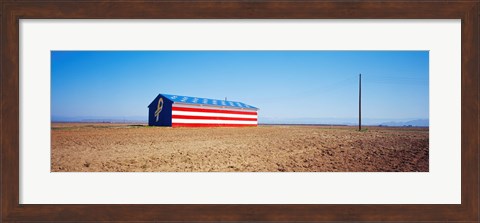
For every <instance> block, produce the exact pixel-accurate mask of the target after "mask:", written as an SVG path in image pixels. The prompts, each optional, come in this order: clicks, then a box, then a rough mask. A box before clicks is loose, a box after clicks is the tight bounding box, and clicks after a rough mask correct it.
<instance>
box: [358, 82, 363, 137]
mask: <svg viewBox="0 0 480 223" xmlns="http://www.w3.org/2000/svg"><path fill="white" fill-rule="evenodd" d="M358 131H362V74H360V75H359V76H358Z"/></svg>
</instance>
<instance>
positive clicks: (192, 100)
mask: <svg viewBox="0 0 480 223" xmlns="http://www.w3.org/2000/svg"><path fill="white" fill-rule="evenodd" d="M161 95H163V96H164V97H166V98H168V99H169V100H171V101H173V102H179V103H185V104H195V105H213V106H225V107H232V108H248V109H257V108H256V107H253V106H251V105H247V104H245V103H242V102H236V101H225V100H217V99H209V98H198V97H189V96H181V95H169V94H161Z"/></svg>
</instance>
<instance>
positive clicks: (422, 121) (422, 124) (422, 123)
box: [380, 119, 429, 127]
mask: <svg viewBox="0 0 480 223" xmlns="http://www.w3.org/2000/svg"><path fill="white" fill-rule="evenodd" d="M380 125H385V126H419V127H427V126H429V120H428V119H417V120H411V121H406V122H384V123H381V124H380Z"/></svg>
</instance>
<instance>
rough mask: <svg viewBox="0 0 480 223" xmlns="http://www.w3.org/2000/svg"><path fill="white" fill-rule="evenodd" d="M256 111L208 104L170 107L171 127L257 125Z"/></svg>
mask: <svg viewBox="0 0 480 223" xmlns="http://www.w3.org/2000/svg"><path fill="white" fill-rule="evenodd" d="M257 125H258V115H257V111H252V110H249V111H247V110H239V109H219V108H218V107H210V106H202V107H198V106H185V105H180V104H176V103H175V104H174V105H173V107H172V127H218V126H226V127H241V126H257Z"/></svg>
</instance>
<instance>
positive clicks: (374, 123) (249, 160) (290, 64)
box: [50, 50, 429, 172]
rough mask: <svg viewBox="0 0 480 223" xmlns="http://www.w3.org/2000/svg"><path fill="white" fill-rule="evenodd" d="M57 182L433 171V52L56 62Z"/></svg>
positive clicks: (118, 54)
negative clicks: (101, 175)
mask: <svg viewBox="0 0 480 223" xmlns="http://www.w3.org/2000/svg"><path fill="white" fill-rule="evenodd" d="M50 57H51V60H50V61H51V64H50V68H51V81H50V83H51V86H50V89H51V92H50V99H51V107H50V115H51V139H50V142H51V151H50V154H51V157H50V163H51V166H50V171H51V172H429V51H409V50H404V51H398V50H397V51H389V50H381V51H380V50H377V51H375V50H371V51H370V50H352V51H346V50H341V51H340V50H339V51H322V50H307V51H301V50H299V51H295V50H218V51H216V50H208V51H207V50H192V51H187V50H185V51H183V50H182V51H180V50H177V51H175V50H171V51H169V50H164V51H121V50H119V51H63V50H62V51H58V50H55V51H51V52H50Z"/></svg>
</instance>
